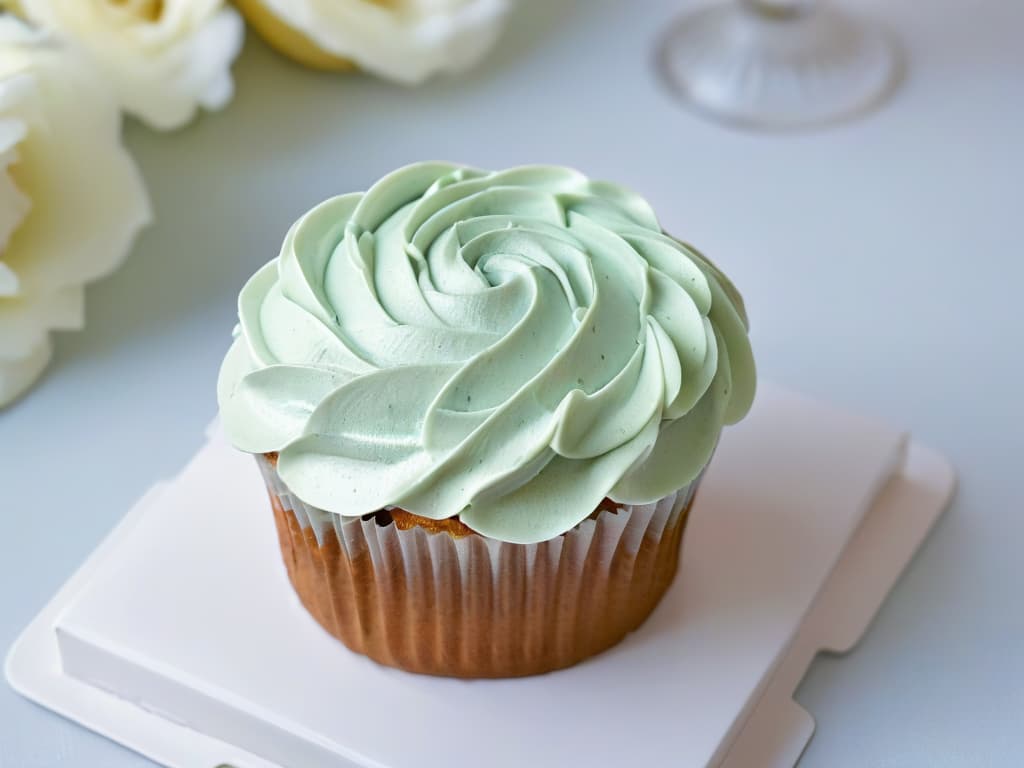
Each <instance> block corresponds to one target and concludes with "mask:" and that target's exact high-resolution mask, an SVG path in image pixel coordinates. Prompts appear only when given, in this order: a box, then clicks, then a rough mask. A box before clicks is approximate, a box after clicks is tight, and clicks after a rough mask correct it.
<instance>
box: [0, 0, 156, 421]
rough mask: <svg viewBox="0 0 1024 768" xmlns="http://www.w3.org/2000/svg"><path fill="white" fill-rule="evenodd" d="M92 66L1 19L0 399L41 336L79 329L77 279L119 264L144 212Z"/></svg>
mask: <svg viewBox="0 0 1024 768" xmlns="http://www.w3.org/2000/svg"><path fill="white" fill-rule="evenodd" d="M120 132H121V117H120V113H119V112H118V108H117V104H116V103H115V102H114V100H113V98H112V97H111V95H110V92H109V90H108V89H106V88H105V87H104V86H103V84H102V83H101V82H99V80H98V79H97V77H96V75H95V73H94V71H93V70H92V68H91V67H89V66H88V65H85V64H83V62H82V60H81V59H80V58H79V57H78V56H77V55H75V54H73V53H71V52H70V51H69V50H68V49H65V48H62V47H59V46H57V45H55V44H53V43H51V42H49V41H47V40H46V39H44V38H42V37H41V36H40V35H38V34H37V33H35V32H32V31H30V30H29V29H28V28H27V27H25V26H24V25H23V24H21V22H18V21H16V20H15V19H13V18H11V17H10V16H5V17H0V405H4V404H6V403H9V402H10V401H11V400H13V399H14V398H15V397H17V396H18V395H19V394H21V392H22V391H24V390H25V389H26V388H28V387H29V386H30V385H31V384H32V383H33V382H34V381H35V380H36V378H37V377H38V376H39V374H40V373H42V371H43V369H44V368H45V366H46V364H47V362H48V361H49V359H50V338H49V332H50V331H51V330H54V329H78V328H81V327H82V325H83V321H84V319H83V304H84V291H83V286H84V284H85V283H87V282H89V281H90V280H95V279H96V278H98V277H100V276H102V275H105V274H107V273H109V272H110V271H112V270H113V269H114V268H115V267H117V266H118V265H119V264H120V263H121V261H122V260H123V259H124V257H125V255H126V254H127V252H128V249H129V247H130V245H131V243H132V240H133V239H134V237H135V235H136V233H137V232H138V231H139V229H140V228H141V227H142V226H143V225H144V224H145V223H146V222H148V221H149V219H150V208H149V202H148V199H147V196H146V190H145V187H144V185H143V183H142V178H141V176H140V175H139V172H138V169H137V168H136V166H135V163H134V162H133V161H132V159H131V157H130V156H129V155H128V153H127V152H126V151H125V149H124V147H123V146H122V145H121V139H120Z"/></svg>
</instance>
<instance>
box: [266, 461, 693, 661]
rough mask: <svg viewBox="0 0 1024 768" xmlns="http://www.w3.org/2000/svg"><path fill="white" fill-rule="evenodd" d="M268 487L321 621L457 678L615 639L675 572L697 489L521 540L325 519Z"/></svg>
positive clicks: (359, 641) (369, 646)
mask: <svg viewBox="0 0 1024 768" xmlns="http://www.w3.org/2000/svg"><path fill="white" fill-rule="evenodd" d="M268 469H269V470H270V471H271V472H273V468H272V464H271V463H270V462H265V465H264V471H265V472H266V471H267V470H268ZM273 474H275V475H276V472H273ZM270 496H271V501H272V504H273V509H274V519H275V522H276V524H277V532H278V539H279V542H280V546H281V552H282V554H283V557H284V563H285V567H286V569H287V571H288V577H289V579H290V580H291V583H292V585H293V587H294V588H295V591H296V592H297V593H298V596H299V598H300V600H301V601H302V604H303V605H304V606H305V607H306V609H307V610H308V611H309V612H310V613H311V614H312V615H313V617H314V618H315V619H316V620H317V621H318V622H319V623H320V625H321V626H323V628H324V629H326V630H327V631H328V632H329V633H330V634H332V635H333V636H334V637H336V638H338V639H339V640H341V641H342V642H343V643H344V644H345V645H346V646H348V648H350V649H351V650H353V651H355V652H357V653H362V654H365V655H366V656H368V657H370V658H371V659H373V660H374V661H377V662H379V663H381V664H385V665H387V666H391V667H397V668H399V669H403V670H406V671H409V672H417V673H422V674H428V675H444V676H451V677H463V678H498V677H517V676H523V675H536V674H540V673H543V672H550V671H552V670H556V669H561V668H563V667H568V666H571V665H573V664H576V663H578V662H580V661H582V660H584V659H586V658H588V657H590V656H593V655H595V654H598V653H601V652H602V651H604V650H606V649H608V648H610V647H612V646H614V645H615V644H617V643H618V642H620V641H621V640H622V639H623V638H624V637H625V636H626V634H628V633H629V632H630V631H632V630H633V629H636V628H637V627H638V626H639V625H640V624H642V623H643V621H644V620H645V619H646V618H647V617H648V615H650V613H651V611H653V610H654V608H655V606H657V604H658V602H659V601H660V600H661V598H662V596H663V595H664V593H665V591H666V590H667V589H668V587H669V585H670V584H671V583H672V579H673V577H674V576H675V573H676V568H677V565H678V560H679V550H680V543H681V538H682V535H683V529H684V527H685V523H686V519H687V513H688V511H689V507H690V504H691V502H692V493H686V490H685V489H684V491H683V492H681V493H680V494H678V495H677V496H674V497H670V498H669V499H665V500H663V501H662V502H659V504H658V505H645V506H644V507H633V508H622V509H617V510H615V511H612V510H609V509H602V510H600V511H599V512H598V513H597V514H596V516H595V517H594V518H593V519H591V520H587V521H585V522H584V523H582V524H581V525H580V526H577V528H575V529H573V530H572V531H569V532H568V533H566V534H563V535H562V536H560V537H557V538H556V539H553V540H550V541H545V542H541V543H539V544H530V545H524V544H508V543H504V542H498V541H495V540H491V539H487V538H485V537H483V536H480V535H479V534H476V533H472V532H470V534H469V535H461V536H454V535H453V534H452V533H451V532H449V531H445V530H429V529H428V528H426V527H422V526H420V525H416V524H411V525H410V524H409V523H410V521H409V520H408V519H406V521H405V527H402V526H399V525H396V524H395V522H394V521H393V520H390V519H387V518H383V520H382V518H381V516H377V517H374V516H366V519H355V520H353V519H351V518H350V519H349V522H348V523H345V524H342V525H340V526H338V525H336V526H327V527H321V528H320V529H319V533H318V532H317V530H315V529H314V527H313V526H311V525H303V523H302V522H300V518H303V517H304V514H303V513H302V512H299V513H296V511H295V510H293V509H289V508H287V507H288V499H289V498H290V495H289V494H278V493H275V492H274V490H273V489H271V491H270ZM406 514H408V513H406ZM411 517H416V516H411ZM382 522H383V524H382ZM431 522H433V521H431ZM467 530H468V529H467ZM459 533H461V531H460V532H459Z"/></svg>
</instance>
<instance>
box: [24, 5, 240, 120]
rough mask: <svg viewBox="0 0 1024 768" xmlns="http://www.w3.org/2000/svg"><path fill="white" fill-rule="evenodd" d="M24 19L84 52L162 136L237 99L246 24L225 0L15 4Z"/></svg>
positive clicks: (125, 101) (132, 108) (127, 107)
mask: <svg viewBox="0 0 1024 768" xmlns="http://www.w3.org/2000/svg"><path fill="white" fill-rule="evenodd" d="M16 5H17V6H18V8H17V10H19V11H20V12H21V13H22V14H23V15H24V16H25V17H26V18H28V19H29V20H30V21H32V22H34V23H36V24H39V25H40V26H42V27H44V28H46V29H49V30H52V31H53V32H55V33H56V34H57V35H58V36H60V37H62V38H64V39H66V40H68V41H70V42H72V43H74V44H75V45H77V46H78V47H80V48H81V49H82V50H83V51H84V52H85V53H86V54H87V55H88V56H89V58H90V59H92V60H93V62H94V63H95V64H96V66H97V67H98V68H99V70H100V72H101V73H102V75H103V77H104V79H106V80H107V81H108V82H109V83H110V85H111V86H112V87H113V89H114V91H115V92H116V94H117V97H118V100H119V101H120V103H121V106H122V107H123V108H124V110H125V111H126V112H129V113H131V114H132V115H135V116H136V117H138V118H139V119H141V120H142V121H143V122H145V123H146V124H147V125H149V126H150V127H152V128H156V129H159V130H169V129H172V128H178V127H180V126H182V125H184V124H185V123H187V122H188V121H189V120H191V119H192V117H193V116H194V115H195V113H196V110H197V108H198V107H204V108H205V109H210V110H214V109H220V108H221V107H223V106H224V105H225V104H227V103H228V101H230V100H231V96H232V94H233V92H234V85H233V83H232V80H231V63H232V61H234V59H235V57H236V56H237V55H238V52H239V50H241V47H242V39H243V35H244V28H243V24H242V20H241V17H239V15H238V13H237V12H236V11H235V10H234V9H233V8H230V7H227V6H226V5H225V3H224V0H17V3H16Z"/></svg>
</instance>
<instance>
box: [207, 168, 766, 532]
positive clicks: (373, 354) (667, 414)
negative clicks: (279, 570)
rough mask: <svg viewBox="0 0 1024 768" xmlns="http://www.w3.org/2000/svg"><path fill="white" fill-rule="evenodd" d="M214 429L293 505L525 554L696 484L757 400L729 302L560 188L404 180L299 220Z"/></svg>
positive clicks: (487, 180)
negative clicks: (461, 534)
mask: <svg viewBox="0 0 1024 768" xmlns="http://www.w3.org/2000/svg"><path fill="white" fill-rule="evenodd" d="M239 317H240V323H239V329H238V332H237V335H236V338H235V342H234V345H233V346H232V347H231V349H230V351H229V352H228V354H227V357H226V359H225V361H224V365H223V368H222V369H221V373H220V382H219V386H218V395H219V400H220V406H221V413H222V417H223V422H224V426H225V428H226V430H227V433H228V435H229V436H230V438H231V440H232V442H233V443H234V444H235V446H237V447H238V448H240V449H241V450H243V451H248V452H251V453H263V452H269V451H277V452H279V454H280V456H279V460H278V471H279V472H280V475H281V478H282V480H283V481H284V482H285V483H286V484H287V485H288V487H289V488H290V489H291V491H292V492H293V493H295V494H296V495H297V496H298V497H299V498H300V499H302V500H303V501H305V502H306V503H307V504H311V505H313V506H316V507H320V508H322V509H326V510H330V511H333V512H336V513H339V514H343V515H361V514H365V513H368V512H373V511H375V510H378V509H380V508H383V507H389V506H399V507H402V508H404V509H406V510H409V511H410V512H413V513H415V514H418V515H423V516H425V517H429V518H434V519H441V518H447V517H451V516H453V515H459V516H460V519H461V520H462V521H463V522H464V523H466V524H467V525H468V526H470V527H471V528H473V529H474V530H476V531H478V532H479V533H481V534H483V535H485V536H490V537H493V538H496V539H501V540H504V541H509V542H522V543H530V542H537V541H543V540H545V539H549V538H552V537H554V536H557V535H559V534H561V533H563V532H565V531H567V530H569V529H571V528H572V527H573V526H575V525H576V524H578V523H579V522H580V521H582V520H583V519H585V518H586V517H587V516H588V515H590V514H591V512H593V510H594V509H595V508H596V507H597V506H598V504H599V503H600V502H601V499H602V498H604V497H605V496H608V497H610V498H611V499H613V500H614V501H618V502H622V503H632V504H639V503H647V502H651V501H655V500H657V499H660V498H662V497H664V496H666V495H668V494H670V493H672V492H674V491H676V490H677V489H679V488H681V487H683V486H684V485H686V484H687V483H689V482H691V481H692V480H693V479H694V478H695V477H697V475H698V474H699V473H700V471H701V470H702V469H703V467H704V466H705V464H706V463H707V462H708V461H709V459H710V457H711V454H712V452H713V450H714V447H715V444H716V443H717V441H718V437H719V434H720V432H721V430H722V427H723V425H725V424H729V423H733V422H735V421H738V420H739V419H740V418H742V417H743V415H744V414H745V413H746V412H747V410H748V409H749V408H750V404H751V401H752V400H753V397H754V386H755V374H754V362H753V358H752V356H751V351H750V343H749V341H748V338H747V319H746V314H745V311H744V308H743V303H742V300H741V298H740V296H739V294H738V293H737V292H736V289H735V288H734V287H733V286H732V284H731V283H730V282H729V281H728V279H726V277H725V276H724V275H723V274H722V273H721V272H720V271H719V270H718V269H717V268H715V266H714V265H712V264H711V262H709V261H708V260H707V259H706V258H705V257H704V256H702V255H701V254H700V253H698V252H697V251H695V250H694V249H693V248H691V247H690V246H688V245H685V244H683V243H681V242H679V241H677V240H675V239H673V238H672V237H669V236H668V235H666V234H664V233H663V232H662V231H661V227H660V226H659V224H658V221H657V219H656V218H655V216H654V212H653V211H652V210H651V208H650V206H649V205H648V204H647V203H646V202H645V201H644V200H643V199H642V198H640V197H638V196H637V195H635V194H633V193H632V192H630V191H628V190H626V189H623V188H622V187H619V186H616V185H614V184H609V183H605V182H599V181H591V180H590V179H588V178H586V177H585V176H583V175H581V174H580V173H578V172H576V171H573V170H569V169H567V168H560V167H553V166H534V167H524V168H513V169H511V170H507V171H499V172H488V171H481V170H476V169H473V168H464V167H459V166H454V165H449V164H443V163H421V164H417V165H411V166H408V167H406V168H402V169H400V170H398V171H395V172H394V173H392V174H390V175H388V176H386V177H384V178H383V179H381V180H380V181H378V182H377V183H376V184H374V185H373V187H371V188H370V190H369V191H368V192H365V193H355V194H349V195H342V196H340V197H335V198H332V199H330V200H327V201H326V202H324V203H321V204H320V205H318V206H317V207H315V208H314V209H313V210H311V211H309V212H308V213H307V214H305V215H304V216H303V217H302V218H301V219H299V220H298V221H297V222H296V223H295V224H294V225H293V226H292V228H291V230H290V231H289V232H288V235H287V237H286V238H285V241H284V246H283V247H282V249H281V254H280V256H279V257H278V258H277V259H275V260H273V261H272V262H270V263H269V264H267V265H266V266H265V267H263V268H262V269H260V270H259V272H257V273H256V274H255V275H254V276H253V277H252V279H251V280H250V281H249V282H248V284H247V285H246V286H245V288H244V289H243V290H242V293H241V296H240V298H239Z"/></svg>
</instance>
